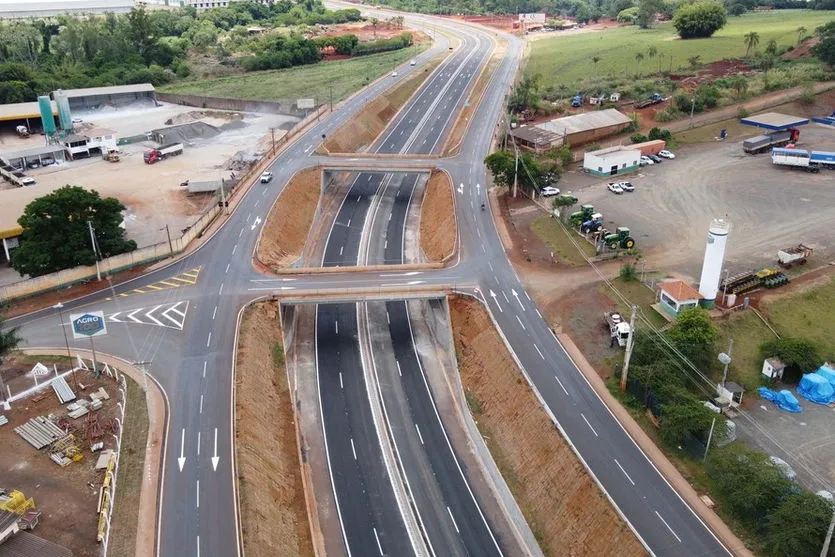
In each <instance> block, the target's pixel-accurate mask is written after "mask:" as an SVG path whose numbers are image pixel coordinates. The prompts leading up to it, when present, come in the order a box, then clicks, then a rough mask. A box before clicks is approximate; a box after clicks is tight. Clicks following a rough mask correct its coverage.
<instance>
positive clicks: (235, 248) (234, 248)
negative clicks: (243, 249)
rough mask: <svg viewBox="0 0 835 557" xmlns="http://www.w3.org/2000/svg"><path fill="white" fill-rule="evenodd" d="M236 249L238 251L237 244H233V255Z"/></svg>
mask: <svg viewBox="0 0 835 557" xmlns="http://www.w3.org/2000/svg"><path fill="white" fill-rule="evenodd" d="M236 251H238V244H235V247H233V248H232V255H235V252H236Z"/></svg>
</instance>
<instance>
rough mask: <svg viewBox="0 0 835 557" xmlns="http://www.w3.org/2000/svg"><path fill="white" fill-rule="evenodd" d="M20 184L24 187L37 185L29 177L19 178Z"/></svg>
mask: <svg viewBox="0 0 835 557" xmlns="http://www.w3.org/2000/svg"><path fill="white" fill-rule="evenodd" d="M20 183H21V184H23V185H24V186H34V185H35V184H37V182H36V181H35V179H34V178H32V177H31V176H26V177H25V178H21V179H20Z"/></svg>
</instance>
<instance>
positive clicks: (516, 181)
mask: <svg viewBox="0 0 835 557" xmlns="http://www.w3.org/2000/svg"><path fill="white" fill-rule="evenodd" d="M513 149H514V150H515V151H516V166H515V167H514V170H513V199H516V191H517V188H518V187H519V147H517V146H516V142H515V141H514V142H513Z"/></svg>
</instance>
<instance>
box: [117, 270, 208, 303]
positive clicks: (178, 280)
mask: <svg viewBox="0 0 835 557" xmlns="http://www.w3.org/2000/svg"><path fill="white" fill-rule="evenodd" d="M200 269H201V267H195V268H194V269H191V270H189V271H185V272H183V273H180V274H178V275H174V276H173V277H168V278H165V279H163V280H158V281H157V282H155V283H152V284H146V285H145V286H142V287H139V288H134V289H132V290H128V291H126V292H122V293H120V294H117V295H116V297H117V298H127V297H128V296H135V295H137V294H148V293H151V292H158V291H160V290H169V289H171V288H181V287H183V286H194V285H195V284H197V279H198V277H199V276H200ZM112 299H113V297H108V298H105V300H112Z"/></svg>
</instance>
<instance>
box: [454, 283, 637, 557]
mask: <svg viewBox="0 0 835 557" xmlns="http://www.w3.org/2000/svg"><path fill="white" fill-rule="evenodd" d="M450 312H451V315H452V326H453V333H454V336H455V349H456V354H457V355H458V369H459V371H460V372H461V381H462V383H463V385H464V390H465V393H466V396H467V399H468V402H469V404H470V409H471V411H472V413H473V417H474V418H475V420H476V422H477V423H478V427H479V429H480V431H481V433H482V435H483V436H484V438H485V440H486V442H487V445H488V447H489V448H490V452H491V454H492V455H493V458H494V460H495V461H496V464H497V465H498V466H499V469H500V470H501V471H502V475H503V476H504V478H505V481H506V482H507V484H508V486H509V487H510V490H511V492H512V493H513V495H514V497H515V499H516V501H517V503H518V504H519V506H520V508H521V509H522V512H523V513H524V515H525V518H526V519H527V521H528V524H529V525H530V527H531V530H532V531H533V533H534V535H535V536H536V537H537V539H538V540H539V543H540V547H541V548H542V550H543V552H544V553H545V554H546V555H555V556H556V555H559V556H562V555H618V556H631V555H646V551H645V550H644V548H643V547H642V546H641V544H640V543H639V542H638V540H637V539H636V538H635V536H634V535H633V533H632V532H631V530H630V529H629V528H628V527H627V526H626V524H625V523H624V522H623V521H622V520H621V519H620V518H619V517H618V515H617V514H616V512H615V510H614V509H613V508H612V507H611V505H610V504H609V502H608V501H607V500H606V498H605V497H604V496H603V494H602V493H601V492H600V490H599V489H598V487H597V485H596V484H595V483H594V481H593V480H592V479H591V477H590V476H589V475H588V473H587V472H586V470H585V468H583V466H582V464H580V462H579V461H578V459H577V457H576V456H575V455H574V453H573V452H572V450H571V448H570V447H569V446H568V444H567V443H566V442H565V440H564V439H563V438H562V437H561V436H560V434H559V433H558V432H557V430H555V429H554V425H553V423H552V422H551V421H550V419H549V418H548V415H547V414H546V413H545V411H544V410H543V409H542V407H541V406H540V405H539V403H538V401H537V399H536V396H535V395H534V393H533V391H532V390H531V389H530V387H529V386H528V384H527V383H526V382H525V380H524V379H523V378H522V375H521V372H520V371H519V369H518V368H517V367H516V364H515V363H514V361H513V359H512V358H511V357H510V354H509V353H508V352H507V350H506V348H505V346H504V343H503V342H502V340H501V338H500V337H499V335H498V333H497V332H496V330H495V329H494V328H493V324H492V322H491V321H490V318H489V316H488V314H487V313H486V312H485V310H484V309H483V308H482V307H481V306H480V305H479V304H478V303H477V302H475V301H473V300H470V299H465V298H454V299H452V300H451V301H450Z"/></svg>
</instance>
